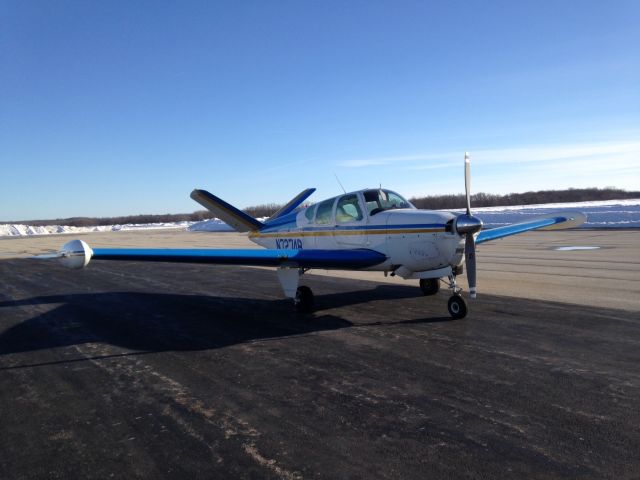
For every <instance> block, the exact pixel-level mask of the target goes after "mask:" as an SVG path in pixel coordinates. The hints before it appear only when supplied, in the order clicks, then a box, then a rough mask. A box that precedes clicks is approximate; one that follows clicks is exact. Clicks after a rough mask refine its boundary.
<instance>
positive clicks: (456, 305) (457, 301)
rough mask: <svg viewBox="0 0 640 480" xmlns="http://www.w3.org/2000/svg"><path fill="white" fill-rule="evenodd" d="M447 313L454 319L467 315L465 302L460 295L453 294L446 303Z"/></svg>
mask: <svg viewBox="0 0 640 480" xmlns="http://www.w3.org/2000/svg"><path fill="white" fill-rule="evenodd" d="M447 308H448V309H449V315H451V318H455V319H456V320H458V319H460V318H464V317H466V316H467V303H466V302H465V301H464V299H463V298H462V297H461V296H460V295H453V296H452V297H451V298H450V299H449V303H448V304H447Z"/></svg>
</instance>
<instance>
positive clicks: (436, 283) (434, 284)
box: [420, 278, 440, 297]
mask: <svg viewBox="0 0 640 480" xmlns="http://www.w3.org/2000/svg"><path fill="white" fill-rule="evenodd" d="M420 290H422V293H423V294H424V295H425V296H427V297H428V296H429V295H435V294H436V293H438V290H440V280H438V279H437V278H421V279H420Z"/></svg>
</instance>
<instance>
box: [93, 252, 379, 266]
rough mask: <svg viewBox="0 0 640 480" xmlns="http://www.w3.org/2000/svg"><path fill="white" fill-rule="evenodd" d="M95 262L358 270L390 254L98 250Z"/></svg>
mask: <svg viewBox="0 0 640 480" xmlns="http://www.w3.org/2000/svg"><path fill="white" fill-rule="evenodd" d="M92 258H93V259H95V260H131V261H152V262H183V263H213V264H226V265H247V266H268V267H296V268H326V269H343V268H344V269H358V268H366V267H371V266H373V265H377V264H379V263H382V262H384V261H385V260H386V259H387V257H386V255H384V254H382V253H380V252H376V251H375V250H369V249H364V248H363V249H353V250H258V249H255V250H254V249H149V248H96V249H93V255H92Z"/></svg>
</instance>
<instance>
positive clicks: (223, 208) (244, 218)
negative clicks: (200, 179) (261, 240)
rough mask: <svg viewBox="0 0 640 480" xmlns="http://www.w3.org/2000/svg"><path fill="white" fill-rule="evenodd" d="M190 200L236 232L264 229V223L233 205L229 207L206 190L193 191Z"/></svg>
mask: <svg viewBox="0 0 640 480" xmlns="http://www.w3.org/2000/svg"><path fill="white" fill-rule="evenodd" d="M191 198H193V199H194V200H195V201H196V202H198V203H199V204H200V205H202V206H203V207H205V208H206V209H207V210H209V211H210V212H212V213H213V214H214V215H215V216H216V217H218V218H219V219H220V220H222V221H223V222H224V223H226V224H227V225H229V226H230V227H232V228H234V229H235V230H237V231H238V232H249V231H253V230H260V229H261V228H262V227H264V223H262V222H260V221H258V220H256V219H255V218H253V217H252V216H251V215H247V214H246V213H244V212H243V211H241V210H238V209H237V208H236V207H234V206H233V205H229V204H228V203H227V202H225V201H224V200H222V199H221V198H218V197H216V196H215V195H213V194H211V193H209V192H207V191H206V190H198V189H196V190H194V191H193V192H191Z"/></svg>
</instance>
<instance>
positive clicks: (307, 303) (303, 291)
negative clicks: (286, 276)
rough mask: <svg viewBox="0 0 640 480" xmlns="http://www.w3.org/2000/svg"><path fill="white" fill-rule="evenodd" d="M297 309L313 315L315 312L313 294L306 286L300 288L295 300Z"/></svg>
mask: <svg viewBox="0 0 640 480" xmlns="http://www.w3.org/2000/svg"><path fill="white" fill-rule="evenodd" d="M294 304H295V306H296V309H297V310H298V312H300V313H311V312H312V311H313V292H312V291H311V289H310V288H309V287H307V286H305V285H303V286H301V287H298V290H296V298H295V300H294Z"/></svg>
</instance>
